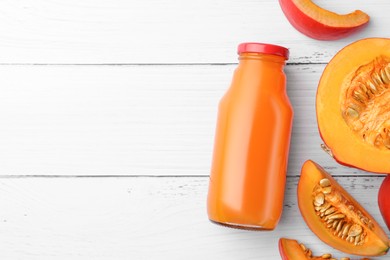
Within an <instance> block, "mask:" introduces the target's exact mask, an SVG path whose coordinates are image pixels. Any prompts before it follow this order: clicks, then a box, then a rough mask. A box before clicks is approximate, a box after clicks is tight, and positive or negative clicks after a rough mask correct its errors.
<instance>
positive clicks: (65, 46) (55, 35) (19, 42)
mask: <svg viewBox="0 0 390 260" xmlns="http://www.w3.org/2000/svg"><path fill="white" fill-rule="evenodd" d="M316 2H317V3H318V4H319V5H321V6H323V7H325V8H328V9H330V10H332V11H335V12H339V13H348V12H352V11H353V10H355V9H362V10H364V11H366V12H367V13H368V14H369V15H370V16H371V18H372V21H371V23H370V25H369V26H368V28H366V29H365V30H364V31H362V32H361V33H359V34H356V35H353V36H351V37H349V38H346V39H342V40H339V41H332V42H321V41H316V40H313V39H310V38H307V37H306V36H304V35H301V34H300V33H298V32H297V31H296V30H295V29H294V28H293V27H292V26H291V25H290V24H289V23H288V22H287V19H286V18H285V17H284V15H283V13H282V11H281V8H280V6H279V3H278V1H276V0H245V1H234V0H225V1H220V0H197V1H192V0H186V1H176V0H166V1H157V0H151V1H139V0H138V1H126V0H117V1H110V0H88V1H78V0H68V1H42V0H39V1H34V3H32V2H31V1H28V0H20V1H7V4H5V5H3V6H2V9H1V13H0V21H1V24H2V26H1V28H0V63H3V64H4V63H28V64H36V63H43V64H47V63H66V64H74V63H82V64H85V63H92V64H102V63H115V64H117V63H131V64H135V63H144V64H145V63H146V64H150V63H162V64H166V63H232V62H234V60H235V50H236V46H237V44H238V43H240V42H243V41H259V42H270V43H275V44H281V45H285V46H286V47H288V48H290V50H291V59H290V62H292V63H317V62H321V63H323V62H328V61H329V59H330V58H331V57H332V56H333V55H334V54H335V53H336V52H337V50H339V49H341V48H342V47H344V46H345V45H347V44H349V43H351V42H353V41H355V40H357V39H360V38H364V37H378V36H382V37H389V36H390V35H389V33H388V31H386V29H384V28H388V27H390V20H389V19H387V18H388V16H387V12H386V11H384V10H389V9H390V2H389V1H387V0H377V1H375V2H369V3H367V1H364V0H345V1H342V2H340V1H326V0H318V1H316Z"/></svg>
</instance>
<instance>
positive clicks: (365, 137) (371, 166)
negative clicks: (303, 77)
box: [316, 38, 390, 173]
mask: <svg viewBox="0 0 390 260" xmlns="http://www.w3.org/2000/svg"><path fill="white" fill-rule="evenodd" d="M389 100H390V39H386V38H368V39H363V40H360V41H357V42H355V43H352V44H350V45H348V46H347V47H345V48H344V49H342V50H341V51H340V52H338V53H337V54H336V55H335V56H334V57H333V59H332V60H331V61H330V62H329V64H328V65H327V66H326V68H325V70H324V72H323V74H322V76H321V79H320V82H319V85H318V90H317V97H316V113H317V123H318V128H319V132H320V135H321V137H322V139H323V141H324V142H325V145H326V146H327V148H328V149H329V151H330V154H331V155H332V156H333V157H334V158H335V159H336V160H337V161H338V162H339V163H341V164H344V165H348V166H352V167H356V168H359V169H363V170H366V171H370V172H377V173H390V163H389V161H390V105H389V104H390V102H389Z"/></svg>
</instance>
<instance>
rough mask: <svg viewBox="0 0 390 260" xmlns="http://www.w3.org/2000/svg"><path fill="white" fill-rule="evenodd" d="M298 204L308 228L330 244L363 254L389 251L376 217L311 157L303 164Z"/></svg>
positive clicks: (344, 250)
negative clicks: (311, 159)
mask: <svg viewBox="0 0 390 260" xmlns="http://www.w3.org/2000/svg"><path fill="white" fill-rule="evenodd" d="M298 205H299V209H300V211H301V213H302V216H303V218H304V220H305V222H306V223H307V225H308V226H309V228H310V229H311V230H312V231H313V232H314V233H315V234H316V235H317V236H318V237H319V238H320V239H321V240H322V241H323V242H325V243H326V244H328V245H329V246H331V247H333V248H335V249H337V250H340V251H342V252H345V253H348V254H354V255H361V256H379V255H384V254H386V253H387V251H388V249H389V239H388V237H387V235H386V233H385V232H384V231H383V229H382V228H381V227H380V226H379V224H378V223H377V222H376V221H375V219H374V218H373V217H372V216H371V215H370V214H369V213H368V212H367V211H366V210H365V209H364V208H363V207H362V206H361V205H360V204H359V203H358V202H357V201H356V200H355V199H354V198H353V197H352V196H351V195H350V194H348V193H347V191H346V190H344V189H343V188H342V187H341V186H340V185H339V184H338V183H337V182H336V180H335V179H333V178H332V176H331V175H330V174H329V173H327V172H326V171H325V170H324V169H323V168H321V166H319V165H318V164H316V163H315V162H313V161H310V160H308V161H306V162H305V163H304V164H303V167H302V171H301V177H300V179H299V183H298Z"/></svg>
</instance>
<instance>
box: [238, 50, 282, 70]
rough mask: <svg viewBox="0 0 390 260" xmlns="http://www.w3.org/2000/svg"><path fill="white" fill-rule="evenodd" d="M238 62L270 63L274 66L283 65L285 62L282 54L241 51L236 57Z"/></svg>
mask: <svg viewBox="0 0 390 260" xmlns="http://www.w3.org/2000/svg"><path fill="white" fill-rule="evenodd" d="M238 60H239V63H240V64H245V63H271V64H273V65H274V66H280V67H283V66H284V65H285V64H286V59H285V58H284V57H282V56H278V55H271V54H263V53H252V52H245V53H241V54H240V55H239V57H238Z"/></svg>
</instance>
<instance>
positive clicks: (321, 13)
mask: <svg viewBox="0 0 390 260" xmlns="http://www.w3.org/2000/svg"><path fill="white" fill-rule="evenodd" d="M279 3H280V6H281V8H282V11H283V12H284V14H285V16H286V18H287V19H288V21H289V22H290V23H291V25H292V26H293V27H295V28H296V29H297V30H298V31H299V32H301V33H302V34H304V35H306V36H308V37H311V38H313V39H317V40H337V39H340V38H344V37H347V36H349V35H351V34H353V33H355V32H357V31H359V30H361V29H362V28H364V27H365V26H366V25H367V24H368V22H369V19H370V17H369V16H368V15H367V14H365V13H364V12H362V11H360V10H357V11H354V12H353V13H350V14H346V15H340V14H336V13H333V12H330V11H328V10H326V9H323V8H321V7H319V6H317V5H316V4H314V3H313V2H312V1H311V0H279Z"/></svg>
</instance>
